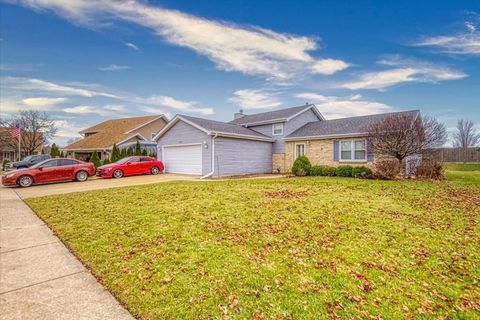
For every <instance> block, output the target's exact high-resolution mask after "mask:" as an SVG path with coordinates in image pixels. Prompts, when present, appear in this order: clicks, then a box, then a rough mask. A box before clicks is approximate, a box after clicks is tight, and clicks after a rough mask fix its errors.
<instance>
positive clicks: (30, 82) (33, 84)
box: [5, 77, 119, 98]
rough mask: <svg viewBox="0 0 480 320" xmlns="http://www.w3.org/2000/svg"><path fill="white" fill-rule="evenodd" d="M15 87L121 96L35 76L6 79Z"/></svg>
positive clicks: (41, 90)
mask: <svg viewBox="0 0 480 320" xmlns="http://www.w3.org/2000/svg"><path fill="white" fill-rule="evenodd" d="M5 83H6V84H8V85H9V86H10V87H11V88H13V89H20V90H23V91H38V92H42V93H57V94H61V95H66V96H81V97H95V96H102V97H108V98H119V97H118V96H116V95H114V94H111V93H108V92H101V91H96V90H92V89H88V88H82V87H79V86H74V85H64V84H58V83H54V82H49V81H45V80H41V79H35V78H15V77H8V78H6V80H5Z"/></svg>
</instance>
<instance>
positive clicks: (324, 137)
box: [284, 132, 368, 141]
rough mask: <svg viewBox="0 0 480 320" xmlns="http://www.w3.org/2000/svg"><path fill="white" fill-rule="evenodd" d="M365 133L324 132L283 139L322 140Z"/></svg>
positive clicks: (358, 135)
mask: <svg viewBox="0 0 480 320" xmlns="http://www.w3.org/2000/svg"><path fill="white" fill-rule="evenodd" d="M367 135H368V132H355V133H342V134H325V135H315V136H299V137H286V138H284V140H285V141H301V140H324V139H335V138H349V137H352V138H353V137H364V136H367Z"/></svg>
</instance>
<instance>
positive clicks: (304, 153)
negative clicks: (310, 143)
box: [293, 142, 307, 160]
mask: <svg viewBox="0 0 480 320" xmlns="http://www.w3.org/2000/svg"><path fill="white" fill-rule="evenodd" d="M298 145H303V156H306V155H307V144H306V143H305V142H299V143H295V150H294V152H293V156H294V159H293V160H295V159H297V158H298V157H299V155H298V154H297V146H298Z"/></svg>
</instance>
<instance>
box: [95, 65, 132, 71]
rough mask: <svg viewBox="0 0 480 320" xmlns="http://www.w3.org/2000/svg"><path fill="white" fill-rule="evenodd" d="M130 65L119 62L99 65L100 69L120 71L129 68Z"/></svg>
mask: <svg viewBox="0 0 480 320" xmlns="http://www.w3.org/2000/svg"><path fill="white" fill-rule="evenodd" d="M130 68H131V67H130V66H121V65H117V64H109V65H108V66H104V67H98V70H100V71H120V70H128V69H130Z"/></svg>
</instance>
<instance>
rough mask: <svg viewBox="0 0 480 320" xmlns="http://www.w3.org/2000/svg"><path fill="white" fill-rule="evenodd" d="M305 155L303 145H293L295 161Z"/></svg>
mask: <svg viewBox="0 0 480 320" xmlns="http://www.w3.org/2000/svg"><path fill="white" fill-rule="evenodd" d="M304 155H305V144H304V143H298V144H296V145H295V159H296V158H298V157H300V156H304Z"/></svg>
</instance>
